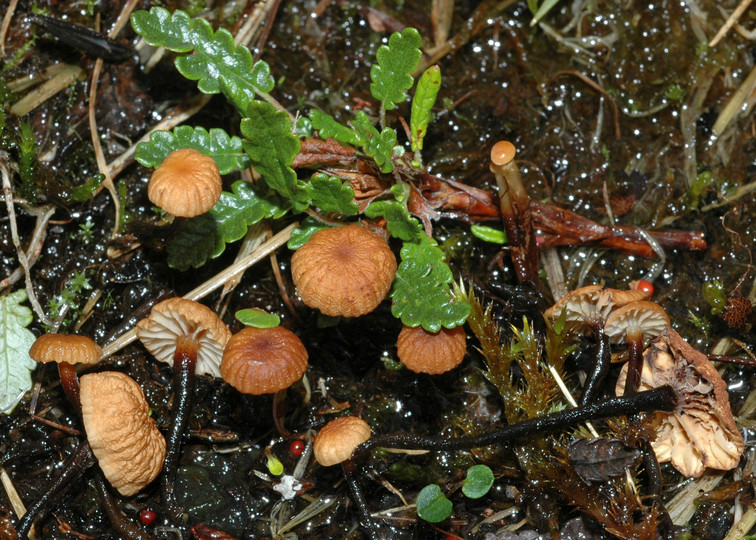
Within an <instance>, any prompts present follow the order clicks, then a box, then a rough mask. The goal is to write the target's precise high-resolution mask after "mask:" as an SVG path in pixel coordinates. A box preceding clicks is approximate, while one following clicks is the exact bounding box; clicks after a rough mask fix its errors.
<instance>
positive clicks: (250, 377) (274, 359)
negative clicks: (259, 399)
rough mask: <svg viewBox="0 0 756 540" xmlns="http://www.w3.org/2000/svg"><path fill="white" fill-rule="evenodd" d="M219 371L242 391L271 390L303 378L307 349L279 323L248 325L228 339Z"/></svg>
mask: <svg viewBox="0 0 756 540" xmlns="http://www.w3.org/2000/svg"><path fill="white" fill-rule="evenodd" d="M220 371H221V375H222V376H223V380H225V381H226V382H227V383H228V384H230V385H231V386H233V387H234V388H236V389H237V390H239V391H240V392H242V393H244V394H252V395H260V394H272V393H275V392H278V391H279V390H283V389H285V388H288V387H289V386H291V385H292V384H294V383H295V382H296V381H298V380H299V379H301V378H302V375H303V374H304V372H305V371H307V350H306V349H305V347H304V345H303V344H302V341H301V340H300V339H299V338H298V337H297V336H296V334H294V332H292V331H290V330H287V329H286V328H284V327H282V326H276V327H274V328H252V327H249V326H248V327H246V328H243V329H242V330H241V331H239V333H237V334H234V335H233V336H232V337H231V339H230V340H229V341H228V344H227V345H226V350H225V351H224V353H223V361H222V363H221V366H220Z"/></svg>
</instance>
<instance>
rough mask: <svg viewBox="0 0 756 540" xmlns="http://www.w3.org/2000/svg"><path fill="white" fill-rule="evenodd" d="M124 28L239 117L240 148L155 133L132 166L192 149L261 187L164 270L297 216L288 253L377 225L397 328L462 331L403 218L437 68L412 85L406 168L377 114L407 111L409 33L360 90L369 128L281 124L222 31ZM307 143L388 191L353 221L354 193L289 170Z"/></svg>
mask: <svg viewBox="0 0 756 540" xmlns="http://www.w3.org/2000/svg"><path fill="white" fill-rule="evenodd" d="M132 25H133V27H134V29H135V30H136V31H137V32H138V33H139V34H141V35H142V37H143V38H144V39H145V41H147V42H148V43H149V44H151V45H155V46H163V47H165V48H167V49H169V50H171V51H173V52H174V53H176V55H177V56H176V59H175V64H176V68H177V69H178V71H179V72H180V73H181V74H182V75H183V76H184V77H186V78H187V79H190V80H194V81H197V86H198V88H199V90H200V91H202V92H204V93H207V94H218V93H220V94H223V96H224V97H225V98H226V99H227V100H228V101H229V103H231V104H232V105H234V107H235V108H236V110H237V111H238V112H239V114H240V115H241V125H240V133H241V137H237V136H233V137H232V136H230V135H229V134H227V133H226V132H225V131H223V130H222V129H218V128H214V129H211V130H209V131H207V130H205V129H204V128H202V127H190V126H180V127H177V128H175V129H174V130H173V131H170V132H169V131H158V132H155V133H153V134H152V135H151V137H150V140H149V142H146V143H142V144H140V145H139V146H138V148H137V151H136V159H137V161H139V162H140V163H141V164H143V165H145V166H147V167H157V166H158V165H159V164H160V163H161V162H162V161H163V160H164V159H165V157H166V156H167V155H168V154H170V153H171V152H172V151H174V150H177V149H179V148H193V149H195V150H198V151H200V152H202V153H204V154H207V155H209V156H211V157H213V158H214V159H215V161H216V163H217V164H218V168H219V170H220V172H221V174H228V173H231V172H233V171H236V170H241V169H245V168H247V167H250V166H251V167H254V169H255V171H256V172H257V173H258V174H259V175H260V180H259V181H257V182H255V183H248V182H244V181H237V182H235V183H234V184H233V185H232V186H231V192H225V191H224V192H223V194H222V195H221V198H220V200H219V202H218V203H217V204H216V206H215V207H214V208H213V209H212V210H211V211H210V212H208V213H207V214H205V215H202V216H199V217H196V218H193V219H189V220H187V221H186V222H185V223H184V224H183V226H182V227H181V228H180V230H179V232H178V233H177V234H176V235H175V236H174V237H173V238H172V239H171V240H170V241H169V243H168V246H167V252H168V264H169V265H170V266H172V267H174V268H177V269H179V270H187V269H188V268H189V267H190V266H193V267H199V266H201V265H203V264H204V263H205V262H206V261H207V260H208V259H210V258H213V257H218V256H219V255H220V254H221V253H223V251H224V250H225V248H226V245H227V244H228V243H230V242H234V241H236V240H239V239H241V238H242V237H243V236H244V235H245V234H246V232H247V229H248V227H250V226H252V225H254V224H255V223H258V222H260V221H261V220H264V219H281V218H284V216H286V215H297V214H302V213H305V212H306V213H307V214H308V215H309V216H310V217H309V218H308V219H304V220H303V221H302V226H301V227H300V228H299V229H298V230H297V231H295V233H294V234H293V235H292V241H291V242H290V243H289V247H290V248H292V249H296V248H297V247H298V246H301V245H302V243H304V242H305V241H306V240H307V239H308V238H309V237H310V235H312V234H313V233H314V232H315V231H317V230H318V229H319V228H323V227H327V226H328V225H327V224H334V223H339V222H345V221H348V220H350V219H354V218H355V217H360V218H362V219H366V218H367V219H378V218H383V219H385V220H386V227H387V229H388V232H389V233H390V235H391V236H393V237H394V238H397V239H398V240H400V241H401V242H402V244H403V247H402V249H401V263H400V265H399V268H398V271H397V276H396V281H395V284H394V287H393V290H392V292H391V298H392V300H393V306H392V313H393V314H394V315H395V316H396V317H398V318H400V319H401V320H402V322H403V323H404V324H405V325H407V326H418V325H422V326H423V327H424V328H425V329H426V330H429V331H432V332H435V331H438V330H439V329H440V328H441V327H447V328H453V327H454V326H457V325H459V324H462V323H463V322H464V321H465V319H466V318H467V315H468V313H469V312H470V306H469V304H468V303H467V302H466V301H465V300H463V299H455V298H454V297H453V296H452V294H451V292H450V284H451V283H452V280H453V276H452V272H451V270H450V269H449V266H448V264H447V262H446V260H445V258H444V253H443V251H442V250H441V248H440V247H439V246H438V243H437V242H436V241H435V240H434V239H433V238H431V237H430V236H428V234H427V233H426V230H424V229H425V228H424V227H423V224H421V222H420V220H419V219H418V218H417V217H415V216H413V215H412V214H411V213H410V211H409V210H408V202H409V194H410V190H411V187H410V184H411V181H412V178H413V175H414V174H416V173H419V172H420V171H421V167H422V160H421V158H420V151H421V150H422V145H423V138H424V137H425V133H426V131H427V127H428V124H429V123H430V119H431V115H432V108H433V105H434V104H435V101H436V96H437V94H438V90H439V87H440V84H441V73H440V69H439V68H438V66H433V67H431V68H429V69H428V70H427V71H426V72H425V73H424V74H423V75H422V76H421V77H420V79H419V81H418V85H417V89H416V91H415V95H414V99H413V101H412V105H411V117H410V122H409V125H410V133H411V135H410V141H409V144H410V147H411V149H412V151H413V152H414V156H413V157H412V159H407V158H406V157H405V147H404V146H403V145H401V144H398V142H397V132H396V130H394V129H393V128H391V127H389V126H386V111H389V110H394V109H396V108H397V107H398V106H399V105H401V104H402V103H403V102H405V101H406V100H407V98H408V94H407V91H408V90H410V89H411V88H412V86H413V85H414V82H415V81H414V77H413V76H412V72H413V71H414V70H415V69H416V68H417V66H418V64H419V61H420V59H421V57H422V53H421V51H420V46H421V44H422V40H421V38H420V34H419V33H418V32H417V30H415V29H414V28H407V29H405V30H403V31H402V32H401V33H399V32H397V33H394V34H393V35H392V36H391V37H390V39H389V41H388V44H387V45H384V46H382V47H380V48H379V49H378V52H377V63H376V64H375V65H374V66H373V67H372V69H371V72H370V76H371V80H372V84H371V86H370V90H371V93H372V95H373V97H374V98H375V99H376V101H377V102H378V103H379V121H378V125H377V126H376V125H374V121H373V119H371V118H370V117H369V116H368V115H367V114H366V113H365V112H364V111H359V112H357V114H356V115H355V116H354V118H353V119H352V120H351V122H350V123H349V124H348V125H342V124H340V123H339V122H337V121H336V120H335V119H334V118H333V117H332V116H330V115H328V114H326V113H324V112H321V111H318V110H313V111H311V112H310V114H309V115H308V116H303V117H301V118H300V119H299V121H298V122H297V125H296V126H294V125H293V123H292V118H291V117H290V115H289V114H288V113H287V112H286V111H284V110H282V109H281V108H280V106H278V104H277V103H276V101H275V100H274V99H273V98H272V96H271V95H270V92H272V91H273V90H274V88H275V81H274V79H273V76H272V75H271V70H270V66H269V65H268V64H267V63H266V62H264V61H262V60H258V61H257V62H255V61H254V59H253V57H252V54H251V52H250V51H249V49H247V48H246V47H244V46H236V45H235V44H234V40H233V36H232V35H231V33H230V32H228V31H227V30H225V29H223V28H220V29H218V30H213V29H212V27H211V26H210V24H209V23H208V22H207V21H205V20H204V19H192V18H190V17H189V15H188V14H187V13H185V12H183V11H180V10H177V11H175V12H173V13H171V12H169V11H168V10H166V9H164V8H161V7H153V8H152V9H150V11H138V12H136V13H134V14H133V15H132ZM314 135H317V137H319V138H321V139H326V138H332V139H335V140H336V141H338V142H339V143H341V144H343V145H347V146H351V147H355V148H356V149H357V150H358V152H359V156H360V157H361V158H362V159H364V160H365V161H367V162H372V164H374V169H375V170H376V171H380V172H381V173H383V174H384V175H386V179H388V180H389V183H390V184H391V186H390V188H389V189H387V190H386V192H384V193H383V194H381V195H379V196H377V197H375V198H374V199H373V201H372V202H371V203H370V204H369V205H368V206H367V207H366V208H365V209H364V211H363V212H362V213H360V209H359V207H358V205H357V204H355V202H354V196H355V194H354V191H353V189H352V187H351V186H350V185H349V184H348V183H346V182H344V181H342V180H341V179H339V178H336V177H334V176H329V175H327V174H324V173H323V172H320V171H317V170H316V171H315V172H314V173H313V174H312V175H311V176H310V178H308V179H300V178H299V177H298V176H297V174H296V172H295V171H294V170H293V168H292V164H293V162H294V158H295V157H296V156H297V154H298V153H299V151H300V148H301V143H300V138H302V137H310V136H314Z"/></svg>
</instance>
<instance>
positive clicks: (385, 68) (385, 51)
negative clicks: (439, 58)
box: [370, 28, 423, 111]
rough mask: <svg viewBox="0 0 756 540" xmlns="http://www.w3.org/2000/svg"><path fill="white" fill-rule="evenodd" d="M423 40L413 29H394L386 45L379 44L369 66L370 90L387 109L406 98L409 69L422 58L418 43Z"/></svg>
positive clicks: (410, 85)
mask: <svg viewBox="0 0 756 540" xmlns="http://www.w3.org/2000/svg"><path fill="white" fill-rule="evenodd" d="M422 44H423V40H422V38H421V37H420V33H419V32H418V31H417V30H415V29H414V28H405V29H404V30H403V31H402V32H401V33H399V32H394V33H393V34H391V37H390V38H389V42H388V45H382V46H381V47H380V48H379V49H378V52H377V53H376V57H377V59H378V63H377V64H374V65H373V67H372V68H371V69H370V79H371V80H372V81H373V82H372V84H371V85H370V93H371V94H373V97H374V98H375V99H377V100H378V101H381V102H382V104H383V107H384V108H385V109H386V110H387V111H390V110H393V109H395V108H396V105H397V104H398V103H401V102H403V101H404V100H406V99H407V92H406V90H408V89H409V88H411V87H412V83H413V78H412V72H413V71H414V70H415V68H416V67H417V65H418V64H419V63H420V59H421V58H422V57H423V54H422V52H421V51H420V46H421V45H422Z"/></svg>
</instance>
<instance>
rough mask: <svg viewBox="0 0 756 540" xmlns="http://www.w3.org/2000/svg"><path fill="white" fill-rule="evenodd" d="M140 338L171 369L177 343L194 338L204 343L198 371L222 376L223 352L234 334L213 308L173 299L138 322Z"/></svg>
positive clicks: (160, 303)
mask: <svg viewBox="0 0 756 540" xmlns="http://www.w3.org/2000/svg"><path fill="white" fill-rule="evenodd" d="M137 336H139V339H140V340H142V343H143V344H144V346H145V347H146V348H147V350H148V351H150V353H152V355H153V356H154V357H155V358H157V359H158V360H160V361H161V362H165V363H167V364H170V365H171V366H173V355H174V353H175V352H176V340H177V339H178V338H179V337H182V336H187V337H194V338H195V339H196V340H197V341H198V342H199V344H200V346H199V351H198V352H197V368H196V372H197V373H199V374H207V375H212V376H213V377H220V363H221V358H222V356H223V349H224V348H225V346H226V343H227V342H228V340H229V338H230V337H231V331H230V330H229V329H228V327H227V326H226V325H225V324H224V323H223V321H221V320H220V318H219V317H218V315H216V314H215V312H214V311H213V310H211V309H210V308H209V307H207V306H205V305H203V304H200V303H199V302H194V301H192V300H185V299H184V298H169V299H167V300H163V301H162V302H158V303H157V304H155V305H154V306H153V307H152V311H151V312H150V316H149V317H147V318H146V319H142V320H141V321H139V322H138V323H137Z"/></svg>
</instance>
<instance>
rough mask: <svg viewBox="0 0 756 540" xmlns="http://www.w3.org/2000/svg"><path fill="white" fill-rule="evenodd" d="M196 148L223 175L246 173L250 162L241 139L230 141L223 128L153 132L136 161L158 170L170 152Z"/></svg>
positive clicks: (143, 144)
mask: <svg viewBox="0 0 756 540" xmlns="http://www.w3.org/2000/svg"><path fill="white" fill-rule="evenodd" d="M181 148H193V149H194V150H197V151H199V152H202V153H203V154H206V155H208V156H210V157H211V158H213V159H214V160H215V163H216V164H217V165H218V170H219V171H220V173H221V174H228V173H230V172H231V171H233V170H235V169H246V168H247V167H249V165H250V162H251V161H250V159H249V157H248V156H247V154H245V153H244V149H243V148H242V140H241V138H240V137H236V136H234V137H231V136H229V134H228V133H226V132H225V131H223V130H222V129H220V128H212V129H210V131H209V132H208V131H207V130H206V129H205V128H203V127H191V126H178V127H177V128H175V129H174V130H173V131H154V132H153V133H152V134H150V140H149V142H143V143H139V144H138V145H137V147H136V153H135V155H134V159H136V160H137V161H138V162H139V163H141V164H142V165H144V166H145V167H152V168H156V167H157V166H158V165H160V164H161V163H162V162H163V160H164V159H165V158H166V157H168V155H169V154H170V153H171V152H174V151H176V150H179V149H181Z"/></svg>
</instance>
